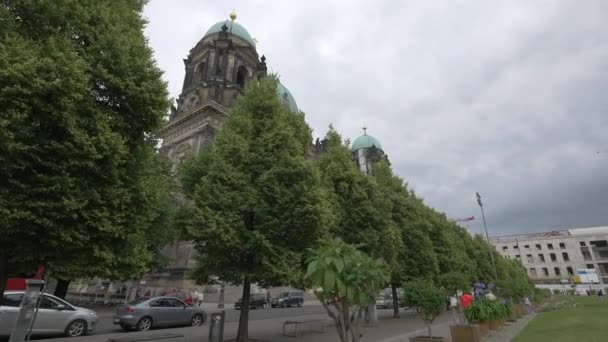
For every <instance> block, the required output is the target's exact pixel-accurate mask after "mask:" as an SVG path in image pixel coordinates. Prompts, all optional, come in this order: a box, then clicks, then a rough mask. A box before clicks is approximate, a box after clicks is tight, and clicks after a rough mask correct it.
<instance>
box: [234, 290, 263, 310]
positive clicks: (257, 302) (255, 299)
mask: <svg viewBox="0 0 608 342" xmlns="http://www.w3.org/2000/svg"><path fill="white" fill-rule="evenodd" d="M266 305H268V300H266V295H265V294H263V293H256V294H252V295H251V297H249V308H250V309H257V308H262V309H264V308H266ZM241 306H243V298H239V300H237V301H236V303H234V308H235V309H236V310H241Z"/></svg>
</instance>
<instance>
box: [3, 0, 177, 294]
mask: <svg viewBox="0 0 608 342" xmlns="http://www.w3.org/2000/svg"><path fill="white" fill-rule="evenodd" d="M142 7H143V2H142V1H137V0H130V1H121V2H119V3H115V2H114V1H68V0H59V1H52V2H49V1H25V0H22V1H19V0H16V1H5V2H3V3H2V4H0V141H1V143H0V235H2V239H0V290H1V289H2V288H3V286H4V283H5V277H6V276H7V275H8V274H14V273H16V272H19V271H21V270H27V271H29V270H31V269H35V267H36V266H38V265H45V266H47V267H48V268H49V270H50V271H51V272H56V273H57V275H60V276H69V277H73V276H83V277H86V276H100V277H107V278H117V277H123V276H127V275H137V274H141V273H144V272H145V271H146V270H148V269H149V267H150V265H151V263H152V262H153V261H154V257H153V254H154V251H153V249H155V248H156V246H152V245H155V243H150V242H149V241H148V239H147V237H149V236H151V235H154V234H152V233H151V229H156V228H152V226H155V225H156V224H157V223H159V222H158V221H156V220H157V219H158V218H159V214H158V213H157V212H156V210H157V209H158V208H159V202H160V201H164V200H165V199H166V197H165V195H164V194H163V191H164V189H160V188H159V187H158V186H157V185H156V183H155V182H156V181H157V180H158V177H164V176H160V175H159V174H157V173H155V174H152V172H157V171H158V170H159V167H156V166H154V164H155V163H157V161H156V158H157V156H155V152H154V148H155V146H156V144H157V142H156V140H155V139H154V138H153V137H154V132H155V131H156V130H157V129H158V128H159V127H160V125H161V123H162V118H163V116H164V114H165V112H166V110H167V108H168V100H167V90H166V85H165V83H164V82H163V81H162V79H161V74H162V73H161V71H160V70H159V69H158V68H157V67H156V65H155V63H154V61H153V59H152V52H151V50H150V49H149V47H148V46H147V42H146V39H145V37H144V35H143V27H144V24H145V20H144V18H143V16H142ZM150 166H153V167H152V169H150V170H147V169H146V168H147V167H150ZM152 170H154V171H152ZM161 187H162V186H161ZM156 227H158V225H156ZM17 241H18V243H15V242H17ZM79 260H81V261H86V264H87V267H82V266H83V265H82V263H79V262H78V261H79ZM70 261H73V262H74V263H75V264H76V265H74V267H72V266H70ZM4 264H5V265H7V267H6V268H3V267H1V265H4Z"/></svg>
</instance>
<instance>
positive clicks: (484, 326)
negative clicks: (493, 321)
mask: <svg viewBox="0 0 608 342" xmlns="http://www.w3.org/2000/svg"><path fill="white" fill-rule="evenodd" d="M473 323H474V324H475V325H477V326H479V332H480V333H481V336H483V337H486V336H488V334H489V333H490V323H488V322H473Z"/></svg>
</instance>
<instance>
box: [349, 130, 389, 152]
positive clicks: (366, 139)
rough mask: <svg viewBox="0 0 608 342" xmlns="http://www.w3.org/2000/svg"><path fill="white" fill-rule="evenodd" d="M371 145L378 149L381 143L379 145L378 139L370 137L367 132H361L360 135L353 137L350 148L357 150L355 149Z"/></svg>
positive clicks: (380, 147)
mask: <svg viewBox="0 0 608 342" xmlns="http://www.w3.org/2000/svg"><path fill="white" fill-rule="evenodd" d="M372 146H375V147H376V148H377V149H379V150H381V149H382V145H380V142H379V141H378V139H376V138H374V137H372V136H371V135H369V134H363V135H362V136H360V137H358V138H357V139H355V141H354V142H353V145H352V147H351V150H353V151H357V150H361V149H364V148H370V147H372Z"/></svg>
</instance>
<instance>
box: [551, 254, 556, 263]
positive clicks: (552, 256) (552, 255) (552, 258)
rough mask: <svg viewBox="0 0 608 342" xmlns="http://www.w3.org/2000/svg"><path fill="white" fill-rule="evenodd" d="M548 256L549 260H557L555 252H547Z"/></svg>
mask: <svg viewBox="0 0 608 342" xmlns="http://www.w3.org/2000/svg"><path fill="white" fill-rule="evenodd" d="M549 257H550V258H551V261H554V262H555V261H557V255H555V253H551V254H549Z"/></svg>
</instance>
